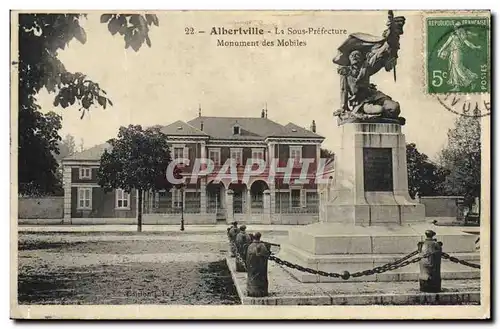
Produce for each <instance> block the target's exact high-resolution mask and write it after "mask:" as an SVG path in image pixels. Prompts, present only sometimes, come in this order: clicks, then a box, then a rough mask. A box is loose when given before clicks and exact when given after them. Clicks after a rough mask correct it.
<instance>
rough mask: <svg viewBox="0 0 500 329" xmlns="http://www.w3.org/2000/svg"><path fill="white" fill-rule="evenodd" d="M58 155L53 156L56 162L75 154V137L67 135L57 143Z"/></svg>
mask: <svg viewBox="0 0 500 329" xmlns="http://www.w3.org/2000/svg"><path fill="white" fill-rule="evenodd" d="M58 148H59V154H55V155H54V158H55V159H56V160H57V162H60V161H61V160H62V159H64V158H66V157H68V156H70V155H72V154H74V153H75V152H76V144H75V137H73V136H72V135H70V134H67V135H66V136H65V137H64V139H63V140H62V141H60V142H59V143H58Z"/></svg>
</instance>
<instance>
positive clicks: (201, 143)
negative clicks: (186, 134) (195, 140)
mask: <svg viewBox="0 0 500 329" xmlns="http://www.w3.org/2000/svg"><path fill="white" fill-rule="evenodd" d="M200 146H201V152H200V156H201V158H202V159H205V158H206V157H207V147H206V145H205V141H201V142H200Z"/></svg>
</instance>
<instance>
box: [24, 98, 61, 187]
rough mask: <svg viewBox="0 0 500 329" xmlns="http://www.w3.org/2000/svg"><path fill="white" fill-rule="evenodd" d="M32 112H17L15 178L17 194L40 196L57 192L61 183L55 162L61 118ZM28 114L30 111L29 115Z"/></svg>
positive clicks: (34, 110) (34, 105)
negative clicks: (21, 131) (16, 164)
mask: <svg viewBox="0 0 500 329" xmlns="http://www.w3.org/2000/svg"><path fill="white" fill-rule="evenodd" d="M31 106H32V107H35V109H29V110H27V111H20V112H19V126H20V127H21V126H22V127H23V129H24V132H25V133H23V134H19V146H18V161H19V162H18V176H19V184H18V186H19V194H21V195H31V196H40V195H46V194H54V193H57V192H58V191H59V190H60V188H61V186H60V185H61V182H60V180H59V179H58V177H57V166H58V164H57V161H56V159H55V158H54V156H53V154H56V155H57V154H59V147H58V143H59V141H60V140H61V137H60V136H59V134H58V133H57V132H58V130H59V129H61V116H59V115H58V114H56V113H54V112H49V113H47V114H45V115H43V114H42V113H40V112H39V111H38V105H36V104H31ZM28 111H29V112H28Z"/></svg>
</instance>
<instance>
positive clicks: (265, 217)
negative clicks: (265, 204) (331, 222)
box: [226, 213, 319, 225]
mask: <svg viewBox="0 0 500 329" xmlns="http://www.w3.org/2000/svg"><path fill="white" fill-rule="evenodd" d="M233 221H237V222H238V223H239V224H274V225H307V224H312V223H316V222H318V221H319V214H317V213H316V214H315V213H311V214H234V215H233V217H228V218H227V219H226V222H227V223H228V224H230V223H232V222H233Z"/></svg>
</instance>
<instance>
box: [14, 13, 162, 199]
mask: <svg viewBox="0 0 500 329" xmlns="http://www.w3.org/2000/svg"><path fill="white" fill-rule="evenodd" d="M82 17H85V15H80V14H19V30H18V33H19V58H18V62H16V61H14V62H13V63H12V64H13V65H17V66H18V73H19V89H18V106H19V135H18V137H19V152H18V162H19V170H18V180H19V187H20V189H19V191H20V193H35V194H44V193H49V192H50V191H52V190H54V188H55V185H51V184H54V182H56V181H57V179H56V177H55V174H56V171H57V162H56V161H55V159H54V156H53V154H57V152H55V151H54V147H52V145H53V144H54V138H55V139H56V140H57V139H59V140H60V137H59V136H58V135H57V130H58V129H60V124H59V128H58V129H55V128H56V127H57V125H47V124H46V123H47V122H51V123H54V115H52V114H45V115H44V114H42V113H40V112H39V110H40V106H39V105H38V104H37V103H36V95H37V94H38V92H39V91H40V90H41V89H42V88H45V89H46V90H47V91H48V92H49V93H54V94H55V97H54V106H61V107H63V108H67V107H69V106H71V105H74V104H77V105H78V106H80V107H79V110H80V111H81V112H82V117H83V116H84V115H85V112H86V111H88V110H90V108H91V107H94V106H101V107H104V108H106V106H107V105H108V104H109V105H113V103H112V102H111V100H110V99H109V98H108V97H107V96H106V92H105V91H104V90H103V89H102V88H101V87H100V86H99V84H98V83H95V82H93V81H92V80H90V79H88V77H87V76H86V75H85V74H83V73H80V72H76V73H72V72H68V71H67V70H66V68H65V67H64V64H63V63H62V62H61V61H60V60H59V59H58V52H59V50H63V49H65V47H66V46H67V45H68V44H69V43H70V42H71V41H72V40H73V39H76V40H78V41H79V42H81V43H85V42H86V40H87V35H86V33H85V30H84V29H83V28H82V27H81V26H80V19H81V18H82ZM101 22H103V23H106V24H107V25H108V30H109V31H110V32H111V34H113V35H114V34H116V33H119V34H120V35H122V36H123V37H124V40H125V48H129V47H131V48H132V49H134V50H135V51H137V50H139V48H140V47H141V45H142V44H143V43H144V42H145V43H146V44H147V45H148V46H151V40H150V39H149V36H148V32H149V26H151V25H152V24H154V25H156V26H158V18H157V17H156V16H155V15H137V14H126V15H121V14H112V15H111V14H106V15H102V16H101ZM42 126H43V127H42ZM47 126H50V127H52V130H51V131H49V132H46V134H44V133H40V130H41V129H47ZM47 135H48V136H47ZM55 136H57V137H55ZM45 138H49V139H47V140H45ZM34 155H36V156H38V157H39V160H37V162H36V163H38V162H41V161H46V163H45V164H43V165H42V166H39V165H34V164H36V163H35V162H32V161H33V156H34Z"/></svg>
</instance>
